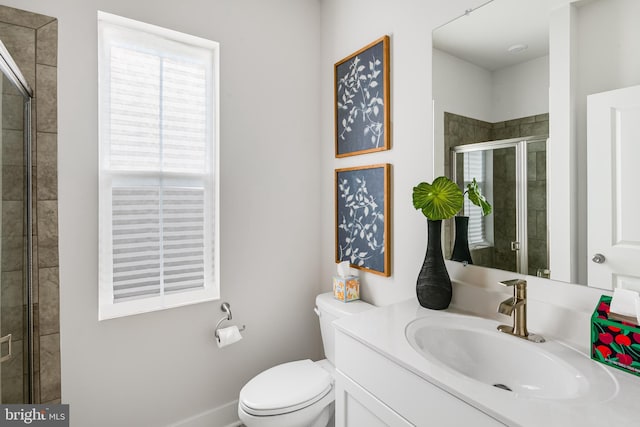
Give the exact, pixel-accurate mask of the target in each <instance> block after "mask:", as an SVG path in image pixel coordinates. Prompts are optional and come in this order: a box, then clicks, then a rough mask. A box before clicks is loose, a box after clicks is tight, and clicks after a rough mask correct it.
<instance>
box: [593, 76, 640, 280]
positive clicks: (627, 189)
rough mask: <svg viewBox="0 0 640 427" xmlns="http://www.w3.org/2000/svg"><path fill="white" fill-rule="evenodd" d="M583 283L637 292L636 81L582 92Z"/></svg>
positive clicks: (639, 138)
mask: <svg viewBox="0 0 640 427" xmlns="http://www.w3.org/2000/svg"><path fill="white" fill-rule="evenodd" d="M587 153H588V154H587V162H588V163H587V168H588V169H587V176H588V179H587V184H588V189H589V190H588V207H589V211H588V212H587V216H588V232H589V240H588V242H589V243H588V250H589V253H588V255H589V258H590V260H589V262H588V265H589V268H588V274H589V277H588V281H589V286H593V287H598V288H607V289H613V288H626V289H634V290H638V291H640V192H639V191H638V184H639V183H640V86H633V87H629V88H625V89H618V90H614V91H610V92H603V93H598V94H594V95H590V96H589V97H587Z"/></svg>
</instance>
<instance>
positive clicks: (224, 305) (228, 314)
mask: <svg viewBox="0 0 640 427" xmlns="http://www.w3.org/2000/svg"><path fill="white" fill-rule="evenodd" d="M220 310H221V311H223V312H225V313H226V314H225V315H224V317H222V318H221V319H220V320H218V323H217V324H216V331H215V335H216V338H220V337H219V334H218V330H219V329H220V326H221V325H222V322H225V321H229V320H231V319H232V318H233V315H232V314H231V305H230V304H229V303H228V302H223V303H222V305H221V306H220ZM245 329H246V326H245V325H242V326H241V327H239V328H238V330H239V331H240V332H242V331H244V330H245Z"/></svg>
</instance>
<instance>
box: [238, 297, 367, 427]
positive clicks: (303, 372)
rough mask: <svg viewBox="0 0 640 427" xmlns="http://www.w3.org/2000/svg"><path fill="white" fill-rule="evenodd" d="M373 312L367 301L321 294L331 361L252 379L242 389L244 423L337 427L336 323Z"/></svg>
mask: <svg viewBox="0 0 640 427" xmlns="http://www.w3.org/2000/svg"><path fill="white" fill-rule="evenodd" d="M371 308H373V306H372V305H370V304H367V303H365V302H363V301H352V302H349V303H344V302H341V301H338V300H336V299H334V298H333V294H332V293H331V292H329V293H326V294H320V295H318V297H317V298H316V309H315V312H316V314H317V315H318V317H319V318H320V331H321V333H322V342H323V345H324V350H325V355H326V356H327V358H326V359H323V360H319V361H317V362H312V361H311V360H309V359H306V360H297V361H294V362H287V363H283V364H281V365H277V366H274V367H273V368H269V369H267V370H266V371H264V372H261V373H260V374H258V375H256V376H255V377H253V378H252V379H251V380H250V381H249V382H248V383H247V384H245V386H244V387H243V388H242V390H240V397H239V399H238V417H239V418H240V420H241V421H242V422H243V423H244V424H245V425H246V426H247V427H326V426H329V425H331V426H332V425H333V418H334V417H333V415H334V404H333V403H334V397H335V394H334V388H333V377H334V371H335V368H334V365H333V356H334V351H333V349H334V345H333V344H334V330H333V325H332V322H333V321H334V320H335V319H338V318H340V317H344V316H348V315H351V314H356V313H360V312H363V311H366V310H369V309H371Z"/></svg>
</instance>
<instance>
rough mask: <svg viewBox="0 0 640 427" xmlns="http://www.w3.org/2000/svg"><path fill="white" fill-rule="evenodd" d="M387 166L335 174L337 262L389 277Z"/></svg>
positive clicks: (354, 169) (355, 169)
mask: <svg viewBox="0 0 640 427" xmlns="http://www.w3.org/2000/svg"><path fill="white" fill-rule="evenodd" d="M387 181H388V165H378V166H372V167H364V168H351V169H342V170H337V171H336V206H337V211H336V228H337V230H336V237H337V241H336V261H338V262H339V261H349V263H350V264H351V265H352V266H353V267H355V268H361V269H366V270H372V271H373V272H378V273H380V274H384V275H388V254H387V253H386V251H387V238H388V236H387V235H386V231H387V227H386V217H387V213H386V212H387V210H388V206H387V203H388V201H387V200H386V197H385V196H386V188H387Z"/></svg>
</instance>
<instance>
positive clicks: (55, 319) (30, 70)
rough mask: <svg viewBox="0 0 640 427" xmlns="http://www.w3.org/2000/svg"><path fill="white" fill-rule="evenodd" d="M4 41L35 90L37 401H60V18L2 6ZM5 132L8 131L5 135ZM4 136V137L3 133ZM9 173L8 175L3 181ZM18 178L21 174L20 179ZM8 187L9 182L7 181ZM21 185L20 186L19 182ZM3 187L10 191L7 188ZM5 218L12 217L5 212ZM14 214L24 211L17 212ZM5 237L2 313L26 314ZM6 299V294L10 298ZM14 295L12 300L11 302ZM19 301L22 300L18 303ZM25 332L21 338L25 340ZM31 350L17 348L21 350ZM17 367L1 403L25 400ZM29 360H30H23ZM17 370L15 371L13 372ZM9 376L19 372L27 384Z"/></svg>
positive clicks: (8, 369)
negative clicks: (9, 269) (9, 308)
mask: <svg viewBox="0 0 640 427" xmlns="http://www.w3.org/2000/svg"><path fill="white" fill-rule="evenodd" d="M0 39H1V40H2V41H3V43H4V44H5V46H6V47H7V50H8V51H9V52H10V53H11V55H12V56H13V58H14V60H15V61H16V63H17V64H18V67H19V68H20V70H21V71H22V73H23V75H24V76H25V78H26V79H27V81H28V83H29V85H30V86H31V88H32V89H33V91H34V99H33V103H32V119H33V120H32V144H33V145H32V147H33V148H32V156H33V168H32V177H33V241H34V245H33V255H34V258H33V259H34V265H33V296H34V307H33V309H34V337H35V338H34V351H35V357H34V367H35V378H34V383H35V393H34V394H35V402H36V403H37V402H41V403H58V402H59V401H60V322H59V280H58V193H57V188H58V183H57V132H58V128H57V121H58V120H57V59H58V58H57V51H58V21H57V20H56V19H55V18H52V17H49V16H44V15H39V14H35V13H31V12H26V11H22V10H18V9H13V8H9V7H6V6H0ZM3 133H4V131H3ZM3 136H4V135H3ZM4 176H6V174H3V177H4ZM16 176H17V175H16ZM5 183H6V181H5ZM16 185H18V184H17V183H16ZM3 187H5V186H4V185H3ZM2 213H3V222H4V221H5V218H4V215H5V214H9V212H6V211H4V210H3V212H2ZM14 214H15V215H22V214H23V213H22V212H21V211H20V212H15V213H14ZM2 237H3V271H2V289H1V290H2V295H1V297H2V298H1V300H2V313H3V319H2V320H3V321H4V314H5V304H8V305H13V306H14V307H15V306H16V305H17V306H20V307H21V310H20V311H22V312H23V313H26V305H25V302H26V300H25V295H26V293H25V292H24V291H23V290H22V289H20V290H17V289H12V288H10V287H22V281H21V280H15V281H8V282H5V280H4V279H5V271H4V254H5V251H4V243H5V239H4V236H2ZM5 296H7V298H6V300H5ZM12 297H13V302H12V300H11V298H12ZM16 299H17V302H16ZM22 335H24V336H26V334H21V336H22ZM22 347H25V348H26V346H18V345H16V348H19V349H22ZM16 356H17V357H15V358H14V360H12V361H11V362H12V363H23V366H22V369H21V370H17V371H13V370H12V369H11V367H10V366H7V367H6V368H4V366H3V369H2V375H3V377H2V402H3V403H11V401H23V402H24V401H26V397H25V393H26V384H27V380H26V372H27V366H26V360H25V361H24V362H23V361H22V360H20V356H21V354H18V355H16ZM22 359H26V358H22ZM12 371H13V372H14V373H13V374H12ZM5 372H6V373H7V375H14V376H15V372H20V373H21V375H22V377H23V381H16V379H15V378H14V379H13V381H11V380H9V378H7V381H6V382H5ZM20 397H22V398H23V399H22V400H20V399H19V398H20Z"/></svg>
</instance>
